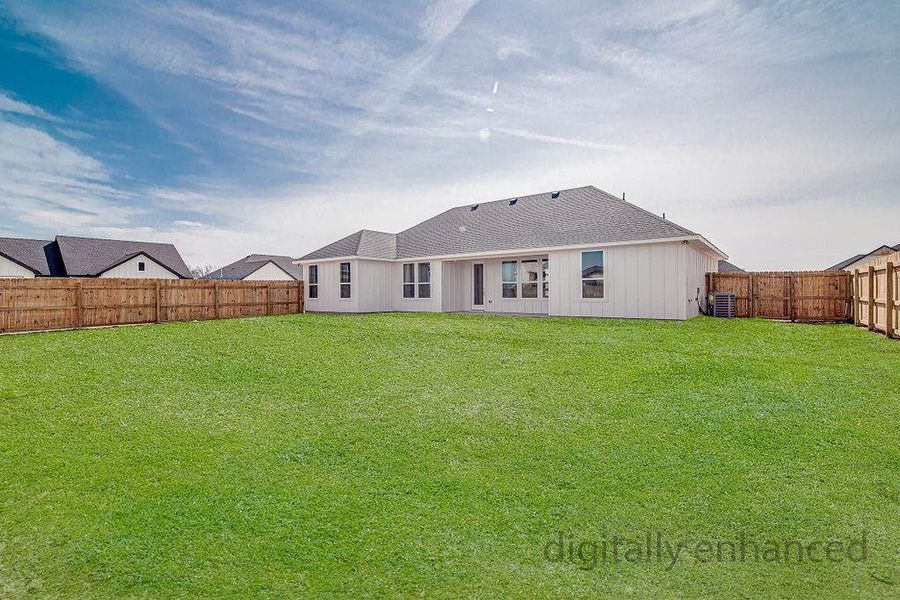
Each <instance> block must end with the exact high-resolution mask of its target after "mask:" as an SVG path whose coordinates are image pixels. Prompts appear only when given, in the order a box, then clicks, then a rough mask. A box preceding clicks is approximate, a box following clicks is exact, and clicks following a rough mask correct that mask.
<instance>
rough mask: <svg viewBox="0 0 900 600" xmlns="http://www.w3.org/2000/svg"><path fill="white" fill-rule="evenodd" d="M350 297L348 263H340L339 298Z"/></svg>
mask: <svg viewBox="0 0 900 600" xmlns="http://www.w3.org/2000/svg"><path fill="white" fill-rule="evenodd" d="M349 297H350V263H348V262H345V263H341V298H342V299H346V298H349Z"/></svg>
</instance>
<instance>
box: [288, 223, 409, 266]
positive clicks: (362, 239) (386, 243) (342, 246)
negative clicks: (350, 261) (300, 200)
mask: <svg viewBox="0 0 900 600" xmlns="http://www.w3.org/2000/svg"><path fill="white" fill-rule="evenodd" d="M344 256H363V257H368V258H386V259H394V258H397V236H396V235H395V234H393V233H385V232H383V231H372V230H371V229H362V230H360V231H357V232H356V233H352V234H350V235H348V236H347V237H345V238H341V239H339V240H338V241H336V242H332V243H330V244H328V245H327V246H323V247H321V248H319V249H318V250H316V251H314V252H310V253H309V254H307V255H306V256H304V257H302V258H301V259H300V260H315V259H319V258H340V257H344Z"/></svg>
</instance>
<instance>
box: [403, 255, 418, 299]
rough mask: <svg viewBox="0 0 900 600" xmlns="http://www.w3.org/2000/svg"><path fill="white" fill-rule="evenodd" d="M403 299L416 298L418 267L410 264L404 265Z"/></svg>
mask: <svg viewBox="0 0 900 600" xmlns="http://www.w3.org/2000/svg"><path fill="white" fill-rule="evenodd" d="M403 297H404V298H415V297H416V265H415V263H408V264H405V265H403Z"/></svg>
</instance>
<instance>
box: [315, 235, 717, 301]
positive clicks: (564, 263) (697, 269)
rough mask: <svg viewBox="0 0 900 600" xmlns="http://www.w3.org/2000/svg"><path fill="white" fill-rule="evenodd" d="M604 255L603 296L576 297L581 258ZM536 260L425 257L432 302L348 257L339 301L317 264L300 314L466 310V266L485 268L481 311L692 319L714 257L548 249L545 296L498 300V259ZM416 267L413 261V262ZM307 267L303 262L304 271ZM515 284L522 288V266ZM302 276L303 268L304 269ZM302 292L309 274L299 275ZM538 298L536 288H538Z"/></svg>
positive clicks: (395, 267) (383, 264)
mask: <svg viewBox="0 0 900 600" xmlns="http://www.w3.org/2000/svg"><path fill="white" fill-rule="evenodd" d="M590 250H603V251H604V272H605V279H604V291H605V295H606V297H605V298H603V299H600V300H592V299H587V300H586V299H583V298H582V297H581V253H582V252H583V251H590ZM532 258H536V259H537V261H538V268H540V259H541V257H540V256H536V257H532V256H520V257H509V258H496V257H492V258H485V259H483V260H479V259H466V260H454V261H439V260H432V261H430V262H431V298H428V299H420V298H415V299H409V298H403V263H402V262H391V261H380V260H370V259H359V260H357V259H354V260H351V261H350V263H351V271H352V298H351V299H350V300H340V299H339V298H338V294H339V285H340V284H339V273H340V272H339V268H338V265H339V262H320V263H317V264H318V265H319V298H318V299H313V298H308V294H307V298H308V300H307V310H309V311H331V312H377V311H392V310H396V311H411V312H422V311H431V312H439V311H444V312H450V311H460V310H466V311H468V310H472V308H473V306H472V302H473V296H474V284H473V275H474V273H473V269H474V265H475V264H476V263H481V264H483V265H484V310H485V312H502V313H520V314H551V315H560V316H582V317H624V318H642V319H686V318H690V317H693V316H696V315H697V314H698V310H697V303H696V301H695V297H696V294H697V290H696V289H697V287H700V288H701V295H702V293H703V289H704V285H705V283H704V278H705V274H706V272H707V271H710V270H715V268H716V265H717V258H716V257H713V256H710V255H708V254H706V253H705V252H703V251H701V250H700V247H699V246H698V247H695V246H693V245H691V244H683V243H681V242H660V243H650V244H633V245H623V246H612V247H608V248H604V247H602V246H598V247H596V248H585V249H577V250H555V251H551V252H550V253H549V255H548V259H549V275H550V298H549V299H544V298H540V297H539V298H536V299H531V298H529V299H525V298H522V297H521V286H519V287H518V288H517V292H518V295H519V297H517V298H503V297H502V278H501V269H502V267H501V265H502V263H503V261H504V260H517V261H520V262H521V261H522V260H528V259H532ZM416 264H418V263H416ZM304 268H305V269H308V268H309V267H308V265H307V266H304ZM519 269H520V277H519V279H520V283H521V279H522V277H521V265H520V266H519ZM307 273H308V270H307ZM305 279H306V282H307V291H308V289H309V287H308V286H309V276H308V275H307V276H306V277H305ZM538 295H539V296H540V295H541V287H540V285H538Z"/></svg>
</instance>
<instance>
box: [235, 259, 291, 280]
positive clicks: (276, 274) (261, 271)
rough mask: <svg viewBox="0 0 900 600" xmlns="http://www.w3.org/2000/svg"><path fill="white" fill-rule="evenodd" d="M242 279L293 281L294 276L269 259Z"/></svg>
mask: <svg viewBox="0 0 900 600" xmlns="http://www.w3.org/2000/svg"><path fill="white" fill-rule="evenodd" d="M244 281H294V278H293V277H291V276H290V275H289V274H288V273H286V272H285V271H284V269H282V268H281V267H279V266H278V265H276V264H275V263H273V262H272V261H269V262H267V263H266V264H264V265H263V266H261V267H260V268H258V269H257V270H255V271H253V272H252V273H250V274H249V275H247V276H246V277H244Z"/></svg>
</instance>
